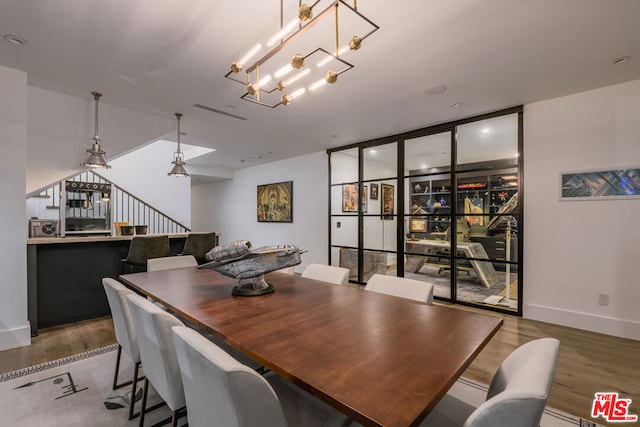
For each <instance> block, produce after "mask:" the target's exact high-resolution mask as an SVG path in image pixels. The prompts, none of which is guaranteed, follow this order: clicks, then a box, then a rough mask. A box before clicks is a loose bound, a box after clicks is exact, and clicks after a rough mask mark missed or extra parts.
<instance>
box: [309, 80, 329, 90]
mask: <svg viewBox="0 0 640 427" xmlns="http://www.w3.org/2000/svg"><path fill="white" fill-rule="evenodd" d="M326 84H327V80H326V79H324V78H322V79H320V80H318V81H317V82H315V83H311V84H310V85H309V90H310V91H312V92H313V91H314V90H317V89H319V88H321V87H322V86H324V85H326Z"/></svg>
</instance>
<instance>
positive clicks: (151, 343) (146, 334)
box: [127, 294, 185, 427]
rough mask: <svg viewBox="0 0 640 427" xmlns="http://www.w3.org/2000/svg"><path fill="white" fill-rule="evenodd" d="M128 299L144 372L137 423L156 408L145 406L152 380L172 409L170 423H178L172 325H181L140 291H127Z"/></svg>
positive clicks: (180, 404) (180, 397)
mask: <svg viewBox="0 0 640 427" xmlns="http://www.w3.org/2000/svg"><path fill="white" fill-rule="evenodd" d="M127 300H128V304H129V308H130V309H131V317H132V318H133V323H134V325H135V328H136V333H137V336H138V346H139V348H140V359H141V361H142V368H143V369H144V373H145V380H144V389H143V392H142V404H141V405H142V407H141V408H140V424H139V425H140V427H142V426H143V425H144V417H145V413H147V412H149V411H151V410H152V409H155V406H154V408H149V409H147V407H146V406H147V395H148V390H149V383H151V384H152V385H153V388H154V389H155V390H156V392H157V393H158V395H160V397H161V398H162V399H163V400H164V403H166V404H167V406H168V407H169V409H170V410H171V422H172V426H177V425H178V418H179V417H180V416H182V415H183V414H184V410H183V409H184V407H185V398H184V389H183V387H182V379H181V377H180V368H179V367H178V360H177V358H176V351H175V347H174V345H173V334H172V333H171V328H172V327H174V326H184V325H183V323H182V322H180V321H179V320H178V319H177V318H176V317H175V316H173V315H171V314H169V313H167V312H166V311H164V310H162V309H161V308H159V307H157V306H156V305H155V304H153V303H151V302H149V301H147V300H146V299H145V298H143V297H141V296H140V295H137V294H133V295H128V296H127Z"/></svg>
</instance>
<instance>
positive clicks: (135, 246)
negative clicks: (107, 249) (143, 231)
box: [122, 235, 170, 272]
mask: <svg viewBox="0 0 640 427" xmlns="http://www.w3.org/2000/svg"><path fill="white" fill-rule="evenodd" d="M169 250H170V249H169V236H167V235H162V236H144V237H143V236H136V237H134V238H133V239H131V243H130V244H129V252H128V253H127V257H126V258H124V259H123V260H122V271H123V272H124V270H125V266H127V265H128V266H129V267H130V270H131V272H132V271H134V267H144V268H146V266H147V260H148V259H149V258H161V257H167V256H169ZM144 268H143V269H144ZM143 269H140V270H143Z"/></svg>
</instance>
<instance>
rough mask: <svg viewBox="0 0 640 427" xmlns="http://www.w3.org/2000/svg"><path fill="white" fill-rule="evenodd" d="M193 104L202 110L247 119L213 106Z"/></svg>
mask: <svg viewBox="0 0 640 427" xmlns="http://www.w3.org/2000/svg"><path fill="white" fill-rule="evenodd" d="M193 106H194V107H197V108H201V109H203V110H207V111H211V112H213V113H218V114H222V115H223V116H229V117H233V118H234V119H238V120H247V118H246V117H242V116H236V115H235V114H231V113H227V112H226V111H220V110H216V109H215V108H211V107H207V106H206V105H202V104H193Z"/></svg>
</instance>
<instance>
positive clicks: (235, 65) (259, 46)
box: [231, 43, 262, 73]
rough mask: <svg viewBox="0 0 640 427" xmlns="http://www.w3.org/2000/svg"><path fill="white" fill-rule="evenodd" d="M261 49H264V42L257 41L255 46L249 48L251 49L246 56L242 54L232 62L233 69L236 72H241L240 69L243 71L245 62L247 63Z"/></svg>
mask: <svg viewBox="0 0 640 427" xmlns="http://www.w3.org/2000/svg"><path fill="white" fill-rule="evenodd" d="M260 49H262V44H260V43H256V44H255V46H253V47H252V48H251V49H249V51H248V52H247V53H245V54H244V56H242V58H240V59H239V60H237V61H236V62H234V63H232V64H231V70H232V71H233V72H234V73H239V72H240V71H242V67H243V66H244V64H246V63H247V61H249V60H250V59H251V58H253V56H254V55H255V54H256V53H258V52H259V51H260Z"/></svg>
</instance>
